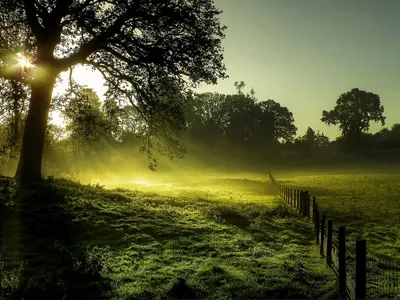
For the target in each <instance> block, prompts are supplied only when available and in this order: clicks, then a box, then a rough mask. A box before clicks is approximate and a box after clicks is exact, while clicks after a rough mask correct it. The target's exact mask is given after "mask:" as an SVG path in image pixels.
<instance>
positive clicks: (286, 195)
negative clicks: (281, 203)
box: [285, 187, 289, 203]
mask: <svg viewBox="0 0 400 300" xmlns="http://www.w3.org/2000/svg"><path fill="white" fill-rule="evenodd" d="M288 195H289V188H288V187H286V194H285V200H286V203H287V202H288Z"/></svg>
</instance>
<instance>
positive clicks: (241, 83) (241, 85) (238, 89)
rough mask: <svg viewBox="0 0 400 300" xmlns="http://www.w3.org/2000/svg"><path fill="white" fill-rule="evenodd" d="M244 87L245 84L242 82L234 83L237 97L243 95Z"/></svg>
mask: <svg viewBox="0 0 400 300" xmlns="http://www.w3.org/2000/svg"><path fill="white" fill-rule="evenodd" d="M245 86H246V84H245V83H244V81H240V82H237V81H236V82H235V87H236V90H237V93H238V94H239V95H243V92H242V90H243V89H244V87H245Z"/></svg>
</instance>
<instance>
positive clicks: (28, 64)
mask: <svg viewBox="0 0 400 300" xmlns="http://www.w3.org/2000/svg"><path fill="white" fill-rule="evenodd" d="M17 56H18V60H19V61H18V65H19V66H21V67H22V68H30V67H33V65H32V64H31V62H30V61H29V59H28V58H27V57H25V56H23V55H22V54H21V53H18V54H17Z"/></svg>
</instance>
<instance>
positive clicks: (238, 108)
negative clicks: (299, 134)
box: [186, 93, 297, 148]
mask: <svg viewBox="0 0 400 300" xmlns="http://www.w3.org/2000/svg"><path fill="white" fill-rule="evenodd" d="M186 118H187V123H188V130H189V135H190V136H192V137H194V138H195V139H198V140H202V141H206V140H215V139H224V138H225V139H228V140H230V141H231V142H233V143H234V144H236V145H245V146H247V147H253V148H255V147H260V148H265V147H267V146H270V145H271V144H277V143H279V142H281V141H288V140H292V139H293V137H294V135H295V134H296V131H297V128H296V126H295V125H294V124H293V123H294V119H293V114H292V113H291V112H290V111H289V110H288V109H287V108H286V107H282V106H281V105H280V104H279V103H277V102H275V101H274V100H267V101H258V102H255V101H254V98H250V95H247V96H245V95H244V94H243V93H238V94H236V95H223V94H218V93H203V94H195V95H193V97H192V103H191V109H189V110H188V112H187V116H186Z"/></svg>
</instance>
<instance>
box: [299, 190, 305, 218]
mask: <svg viewBox="0 0 400 300" xmlns="http://www.w3.org/2000/svg"><path fill="white" fill-rule="evenodd" d="M303 198H304V191H300V207H299V212H300V214H303Z"/></svg>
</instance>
